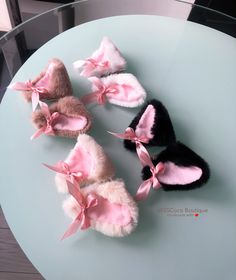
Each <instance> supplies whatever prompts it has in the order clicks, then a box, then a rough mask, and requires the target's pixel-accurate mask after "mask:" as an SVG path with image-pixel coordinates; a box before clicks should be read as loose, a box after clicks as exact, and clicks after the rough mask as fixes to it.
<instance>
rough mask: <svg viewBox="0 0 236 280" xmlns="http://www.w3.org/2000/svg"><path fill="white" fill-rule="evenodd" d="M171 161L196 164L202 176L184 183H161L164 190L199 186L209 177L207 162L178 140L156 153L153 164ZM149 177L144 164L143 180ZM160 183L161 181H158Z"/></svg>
mask: <svg viewBox="0 0 236 280" xmlns="http://www.w3.org/2000/svg"><path fill="white" fill-rule="evenodd" d="M167 161H171V162H173V163H174V164H176V165H179V166H197V167H199V168H201V169H202V176H201V178H200V179H199V180H197V181H195V182H193V183H191V184H186V185H167V184H161V185H162V187H163V189H164V191H177V190H182V191H186V190H191V189H195V188H199V187H201V186H202V185H203V184H205V183H206V182H207V181H208V179H209V177H210V169H209V166H208V164H207V163H206V162H205V161H204V159H202V158H201V157H200V156H199V155H197V154H196V153H195V152H193V151H192V150H191V149H189V148H188V147H186V146H185V145H184V144H182V143H180V142H175V143H172V144H170V145H169V146H168V147H167V148H166V149H165V150H164V151H162V152H161V153H160V154H159V155H157V156H156V157H155V158H154V159H153V160H152V162H153V164H154V165H155V166H156V165H157V164H158V163H159V162H163V163H165V162H167ZM150 177H151V171H150V168H149V167H148V166H145V167H144V168H143V170H142V178H143V180H147V179H149V178H150ZM160 183H161V182H160Z"/></svg>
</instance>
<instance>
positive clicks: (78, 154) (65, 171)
mask: <svg viewBox="0 0 236 280" xmlns="http://www.w3.org/2000/svg"><path fill="white" fill-rule="evenodd" d="M46 166H47V167H48V168H50V169H52V170H54V171H56V172H57V173H56V176H55V182H56V185H57V188H58V191H59V192H64V193H65V192H68V189H67V183H66V180H70V181H71V182H72V183H75V184H76V185H77V186H83V185H85V184H88V183H93V182H101V181H105V180H109V179H111V178H112V177H113V176H114V174H115V171H114V167H113V165H112V163H111V161H110V159H109V158H108V156H107V155H106V153H105V151H104V150H103V148H102V147H101V146H100V145H99V144H98V143H97V142H96V141H95V140H94V139H93V138H92V137H91V136H89V135H86V134H82V135H79V136H78V138H77V143H76V144H75V146H74V148H73V149H72V150H71V151H70V153H69V155H68V157H67V158H66V159H65V160H64V161H61V162H58V163H57V164H56V165H55V166H50V165H46Z"/></svg>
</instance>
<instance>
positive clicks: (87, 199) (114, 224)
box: [63, 180, 138, 239]
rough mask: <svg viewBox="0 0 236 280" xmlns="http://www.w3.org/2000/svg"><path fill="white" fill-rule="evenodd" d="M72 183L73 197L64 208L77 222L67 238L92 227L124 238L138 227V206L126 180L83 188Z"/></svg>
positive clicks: (66, 202) (73, 224)
mask: <svg viewBox="0 0 236 280" xmlns="http://www.w3.org/2000/svg"><path fill="white" fill-rule="evenodd" d="M68 184H69V185H68V188H69V192H70V194H71V196H70V197H69V198H67V199H66V200H65V201H64V203H63V209H64V211H65V213H66V215H68V216H69V217H70V218H72V219H73V222H72V224H71V225H70V227H69V229H68V230H67V231H66V233H65V234H64V236H63V239H64V238H66V237H69V236H70V235H72V234H74V233H75V232H76V231H77V230H78V229H79V228H80V229H82V230H83V229H88V228H89V227H91V228H92V229H94V230H96V231H99V232H101V233H103V234H105V235H108V236H111V237H123V236H126V235H129V234H130V233H131V232H132V231H133V230H134V229H135V227H136V226H137V223H138V208H137V205H136V203H135V201H134V200H133V198H132V197H131V195H130V194H129V193H128V192H127V190H126V188H125V184H124V182H123V181H121V180H114V181H108V182H105V183H100V184H99V183H95V184H93V185H90V186H88V187H85V188H83V189H81V190H80V191H79V190H78V189H76V188H74V186H73V185H72V184H71V183H70V182H68Z"/></svg>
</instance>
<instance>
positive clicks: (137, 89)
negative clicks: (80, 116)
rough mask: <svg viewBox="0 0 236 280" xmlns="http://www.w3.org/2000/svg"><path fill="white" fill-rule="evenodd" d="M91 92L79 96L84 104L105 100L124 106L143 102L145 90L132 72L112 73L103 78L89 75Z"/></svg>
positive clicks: (138, 104) (137, 104) (101, 103)
mask: <svg viewBox="0 0 236 280" xmlns="http://www.w3.org/2000/svg"><path fill="white" fill-rule="evenodd" d="M89 81H90V82H91V83H92V93H89V94H87V95H85V96H83V97H82V98H81V101H82V102H83V103H84V104H89V103H94V102H95V103H98V104H100V105H104V104H105V103H106V102H109V103H112V104H115V105H119V106H124V107H131V108H133V107H137V106H140V105H142V104H143V103H144V101H145V99H146V92H145V90H144V88H143V87H142V86H141V84H140V83H139V81H138V80H137V79H136V77H135V76H134V75H132V74H128V73H124V74H113V75H110V76H108V77H104V78H101V79H99V78H97V77H91V78H89Z"/></svg>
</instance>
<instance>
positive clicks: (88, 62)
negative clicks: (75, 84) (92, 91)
mask: <svg viewBox="0 0 236 280" xmlns="http://www.w3.org/2000/svg"><path fill="white" fill-rule="evenodd" d="M82 66H84V67H85V69H84V70H83V71H82V72H81V76H85V77H89V76H90V75H91V72H92V71H93V70H94V69H95V68H97V67H101V68H104V69H108V68H109V61H104V62H102V61H99V60H96V59H93V58H87V59H85V60H83V65H82Z"/></svg>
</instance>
